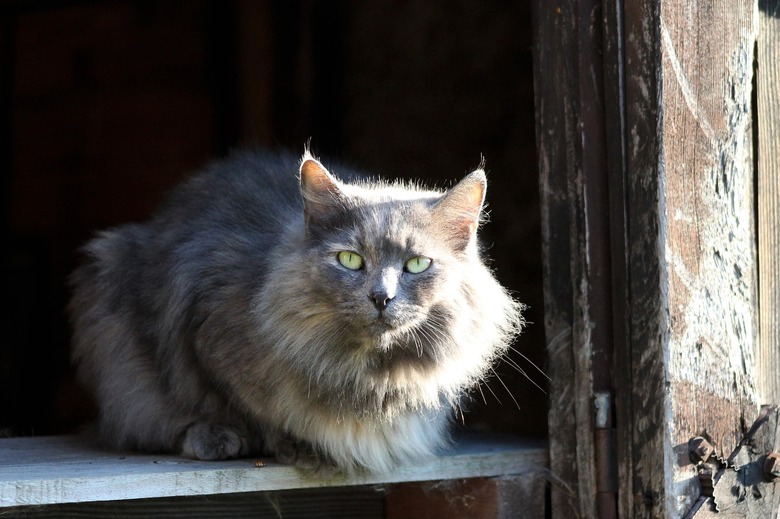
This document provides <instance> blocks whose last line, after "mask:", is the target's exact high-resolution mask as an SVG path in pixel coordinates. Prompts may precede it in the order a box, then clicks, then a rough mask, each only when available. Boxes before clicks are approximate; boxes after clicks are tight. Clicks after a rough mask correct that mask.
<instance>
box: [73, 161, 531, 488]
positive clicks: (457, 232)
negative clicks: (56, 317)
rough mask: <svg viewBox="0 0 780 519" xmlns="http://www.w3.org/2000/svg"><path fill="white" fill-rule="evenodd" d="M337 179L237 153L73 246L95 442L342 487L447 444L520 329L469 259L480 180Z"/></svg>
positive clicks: (514, 311) (500, 292) (76, 313)
mask: <svg viewBox="0 0 780 519" xmlns="http://www.w3.org/2000/svg"><path fill="white" fill-rule="evenodd" d="M296 172H297V173H298V175H297V176H296ZM339 176H341V177H342V178H347V177H348V178H350V179H351V180H350V181H349V182H345V181H343V180H339V179H337V178H336V177H335V176H333V175H332V174H331V173H330V172H328V171H327V170H326V169H325V167H324V166H323V165H322V163H320V162H319V161H318V160H316V159H315V158H313V157H312V156H311V154H310V153H309V152H308V151H306V153H305V154H304V156H303V158H302V159H298V158H297V157H293V156H290V155H287V154H274V153H270V152H242V153H237V154H234V155H233V156H232V157H230V158H228V159H226V160H225V161H222V162H217V163H215V164H213V165H211V166H210V167H208V168H206V170H204V171H203V172H201V173H199V174H197V175H196V176H194V177H193V178H192V179H190V180H189V181H187V182H185V183H184V184H183V185H182V186H180V187H179V188H178V189H176V190H174V192H173V193H172V195H171V197H170V199H169V200H168V202H167V203H166V204H165V205H164V206H163V207H162V208H161V209H160V210H159V211H158V212H157V213H156V214H155V215H154V216H153V217H152V219H151V220H150V221H149V222H147V223H144V224H140V225H125V226H122V227H118V228H115V229H112V230H108V231H105V232H103V233H101V234H100V235H99V236H97V237H96V238H95V239H93V240H92V241H91V242H90V243H88V244H87V245H86V247H85V248H84V252H85V255H86V261H85V263H84V264H83V265H82V266H81V267H79V268H78V269H77V270H76V271H75V272H74V273H73V275H72V278H71V283H72V287H73V297H72V300H71V302H70V304H69V311H70V314H71V318H72V323H73V327H74V340H73V359H74V361H75V362H76V363H77V364H78V366H79V375H80V377H81V379H82V381H83V382H84V383H85V384H86V386H88V387H89V388H90V389H91V390H92V391H93V393H94V395H95V397H96V399H97V402H98V404H99V410H100V430H101V434H102V436H103V437H104V438H105V439H106V440H107V441H109V442H110V443H111V444H112V445H114V446H115V447H117V448H122V449H128V448H129V449H138V450H145V451H167V452H176V453H181V454H182V455H185V456H189V457H193V458H197V459H203V460H214V459H224V458H231V457H238V456H245V455H249V454H261V453H262V454H267V455H275V456H276V457H277V459H278V460H279V461H281V462H283V463H294V464H296V465H298V466H300V467H302V468H309V469H313V470H325V469H327V470H333V469H335V470H340V471H344V472H348V473H349V472H356V471H373V472H383V471H387V470H390V469H392V468H393V467H394V466H397V465H398V464H401V463H407V462H410V461H418V460H420V459H422V458H425V457H427V456H430V455H432V454H433V453H435V452H436V451H437V450H439V449H440V448H442V447H443V446H445V445H446V443H447V441H448V434H447V428H448V424H449V422H450V419H451V418H450V415H451V414H452V409H453V407H457V406H458V402H459V399H460V398H462V396H463V395H464V393H465V392H466V391H468V390H469V389H470V388H472V387H474V385H475V384H477V383H479V382H480V381H482V380H483V379H484V378H485V377H486V376H487V375H488V374H489V372H490V370H491V365H492V364H493V362H494V361H495V360H496V359H497V358H499V357H500V356H502V355H504V354H505V353H506V350H507V348H508V347H509V343H510V342H511V340H512V339H513V338H514V336H515V335H516V334H517V333H518V332H519V331H520V328H521V327H522V324H523V320H522V317H521V309H522V305H520V304H519V303H518V302H516V301H515V300H513V298H512V297H511V296H510V295H509V294H508V293H507V291H506V290H505V289H503V288H502V287H501V286H500V285H499V284H498V282H497V281H496V280H495V278H494V277H493V275H492V274H491V272H490V270H489V269H488V268H487V267H486V266H485V265H484V263H483V262H482V260H481V258H480V254H481V253H480V249H479V246H478V243H477V237H476V232H477V227H478V225H479V223H480V218H481V214H482V206H483V202H484V196H485V189H486V179H485V173H484V171H482V169H481V167H480V169H477V170H476V171H474V172H473V173H471V174H469V175H468V176H466V177H465V178H464V179H463V180H462V181H461V182H460V183H458V184H457V185H456V186H454V187H453V188H451V189H449V190H448V191H446V192H442V191H434V190H425V189H422V188H420V187H417V186H415V185H411V184H403V183H398V182H396V183H389V182H384V181H379V180H366V179H365V177H362V176H361V175H360V174H359V173H357V172H354V171H352V170H348V169H346V168H344V169H343V170H340V171H339Z"/></svg>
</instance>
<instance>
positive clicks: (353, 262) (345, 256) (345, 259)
mask: <svg viewBox="0 0 780 519" xmlns="http://www.w3.org/2000/svg"><path fill="white" fill-rule="evenodd" d="M338 258H339V263H341V265H342V266H343V267H344V268H348V269H349V270H360V269H361V268H363V258H362V257H361V256H360V254H358V253H356V252H350V251H348V250H343V251H341V252H339V255H338Z"/></svg>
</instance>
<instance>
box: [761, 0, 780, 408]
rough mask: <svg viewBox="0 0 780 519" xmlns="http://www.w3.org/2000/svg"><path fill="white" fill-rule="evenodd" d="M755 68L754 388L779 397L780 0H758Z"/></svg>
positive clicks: (771, 399) (764, 399) (767, 399)
mask: <svg viewBox="0 0 780 519" xmlns="http://www.w3.org/2000/svg"><path fill="white" fill-rule="evenodd" d="M758 5H759V31H758V45H757V52H758V56H757V59H758V69H757V75H758V77H757V81H756V83H757V87H758V96H757V102H758V106H757V107H756V108H757V119H758V191H757V193H758V262H759V274H758V278H759V298H760V300H759V308H760V310H759V312H760V313H759V323H760V325H759V326H760V331H759V334H760V340H759V350H758V359H757V362H758V369H759V377H758V383H759V394H760V396H761V403H764V404H770V403H773V404H777V403H780V94H779V92H780V1H779V0H760V1H759V2H758Z"/></svg>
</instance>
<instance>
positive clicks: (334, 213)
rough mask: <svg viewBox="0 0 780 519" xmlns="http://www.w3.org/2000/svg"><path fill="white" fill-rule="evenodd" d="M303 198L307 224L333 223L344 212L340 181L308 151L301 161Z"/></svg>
mask: <svg viewBox="0 0 780 519" xmlns="http://www.w3.org/2000/svg"><path fill="white" fill-rule="evenodd" d="M300 176H301V196H302V197H303V213H304V218H305V220H306V224H307V225H308V224H311V223H313V224H318V225H323V224H327V223H328V222H332V221H333V220H334V219H336V218H337V217H338V216H339V215H340V214H341V213H342V212H343V210H344V206H345V204H344V194H343V193H342V191H341V189H340V188H339V182H338V180H336V179H335V177H333V175H331V174H330V173H329V172H328V170H327V169H325V166H323V165H322V164H321V163H320V161H318V160H317V159H315V158H314V157H312V156H311V154H310V153H309V152H308V150H307V151H306V153H305V154H304V155H303V159H302V160H301V168H300Z"/></svg>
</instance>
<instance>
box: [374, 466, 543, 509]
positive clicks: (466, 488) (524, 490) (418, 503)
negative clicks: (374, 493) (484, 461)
mask: <svg viewBox="0 0 780 519" xmlns="http://www.w3.org/2000/svg"><path fill="white" fill-rule="evenodd" d="M545 484H546V478H545V477H543V476H542V477H540V473H539V472H536V473H528V474H524V475H520V476H504V477H499V478H482V479H468V480H449V481H435V482H430V483H422V484H420V483H401V484H397V485H392V486H390V487H388V494H387V500H386V516H385V518H386V519H428V518H430V517H457V518H458V519H469V518H474V519H538V518H541V517H547V515H546V514H545Z"/></svg>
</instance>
